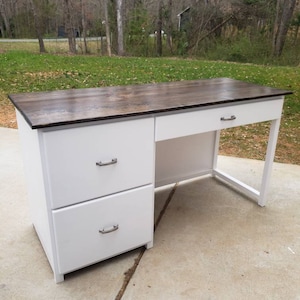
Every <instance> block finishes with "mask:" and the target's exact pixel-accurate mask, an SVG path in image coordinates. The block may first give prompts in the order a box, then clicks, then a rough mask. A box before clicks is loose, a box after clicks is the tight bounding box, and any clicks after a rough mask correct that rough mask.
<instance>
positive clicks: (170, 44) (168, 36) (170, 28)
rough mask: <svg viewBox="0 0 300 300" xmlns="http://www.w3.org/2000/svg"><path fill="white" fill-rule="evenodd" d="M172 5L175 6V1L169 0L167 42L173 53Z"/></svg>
mask: <svg viewBox="0 0 300 300" xmlns="http://www.w3.org/2000/svg"><path fill="white" fill-rule="evenodd" d="M172 7H173V1H172V0H169V1H168V24H167V27H168V31H167V43H168V47H169V49H170V51H171V54H173V44H172V28H173V26H172Z"/></svg>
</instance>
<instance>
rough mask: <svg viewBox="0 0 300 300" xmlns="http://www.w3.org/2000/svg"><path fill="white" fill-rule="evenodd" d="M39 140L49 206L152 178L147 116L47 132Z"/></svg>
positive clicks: (151, 124)
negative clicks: (42, 145) (43, 161)
mask: <svg viewBox="0 0 300 300" xmlns="http://www.w3.org/2000/svg"><path fill="white" fill-rule="evenodd" d="M43 142H44V153H45V165H46V175H47V181H48V186H49V188H48V193H49V196H50V201H51V208H54V209H55V208H60V207H64V206H68V205H71V204H75V203H79V202H83V201H85V200H89V199H96V198H99V197H101V196H105V195H109V194H112V193H116V192H119V191H124V190H127V189H130V188H133V187H138V186H142V185H146V184H149V183H152V182H153V177H154V175H153V169H154V162H153V160H154V120H153V119H151V118H149V119H142V120H131V121H124V122H116V123H108V124H101V125H93V126H85V127H75V128H70V129H63V130H56V131H48V132H44V133H43ZM113 159H117V162H116V163H113V164H108V165H105V164H106V163H109V162H112V160H113ZM100 162H101V163H102V164H104V166H99V165H97V164H96V163H99V164H100Z"/></svg>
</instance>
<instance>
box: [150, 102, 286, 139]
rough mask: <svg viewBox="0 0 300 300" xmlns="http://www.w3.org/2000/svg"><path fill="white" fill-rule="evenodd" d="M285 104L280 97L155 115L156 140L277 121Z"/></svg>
mask: <svg viewBox="0 0 300 300" xmlns="http://www.w3.org/2000/svg"><path fill="white" fill-rule="evenodd" d="M282 105H283V98H278V99H274V100H267V101H260V102H253V103H246V104H238V105H234V104H232V105H230V106H225V107H217V108H210V109H201V110H194V111H190V112H181V113H175V114H172V115H167V116H160V117H157V118H156V128H155V140H156V141H162V140H167V139H172V138H177V137H182V136H187V135H193V134H198V133H203V132H208V131H213V130H219V129H224V128H229V127H235V126H240V125H245V124H251V123H257V122H263V121H267V120H274V119H277V118H280V117H281V110H282ZM222 118H225V120H222Z"/></svg>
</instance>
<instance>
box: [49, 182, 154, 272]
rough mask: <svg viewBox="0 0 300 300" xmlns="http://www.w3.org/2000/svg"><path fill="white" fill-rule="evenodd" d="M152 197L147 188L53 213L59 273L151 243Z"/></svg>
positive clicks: (151, 187)
mask: <svg viewBox="0 0 300 300" xmlns="http://www.w3.org/2000/svg"><path fill="white" fill-rule="evenodd" d="M153 197H154V196H153V185H150V186H146V187H142V188H137V189H135V190H132V191H126V192H122V193H119V194H116V195H113V196H107V197H103V198H101V199H96V200H92V201H88V202H86V203H81V204H77V205H73V206H70V207H66V208H61V209H58V210H55V211H53V212H52V215H53V224H54V235H55V246H56V250H57V257H58V268H59V272H60V273H61V274H64V273H68V272H71V271H73V270H76V269H79V268H82V267H84V266H87V265H90V264H93V263H96V262H98V261H101V260H104V259H106V258H109V257H112V256H114V255H118V254H120V253H122V252H126V251H129V250H131V249H133V248H137V247H139V246H142V245H146V244H147V243H149V242H152V240H153Z"/></svg>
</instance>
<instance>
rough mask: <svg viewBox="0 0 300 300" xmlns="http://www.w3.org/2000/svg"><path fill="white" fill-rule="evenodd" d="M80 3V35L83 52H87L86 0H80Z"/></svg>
mask: <svg viewBox="0 0 300 300" xmlns="http://www.w3.org/2000/svg"><path fill="white" fill-rule="evenodd" d="M80 5H81V26H82V37H83V45H84V50H83V52H84V53H88V46H87V41H86V1H84V0H80Z"/></svg>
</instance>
